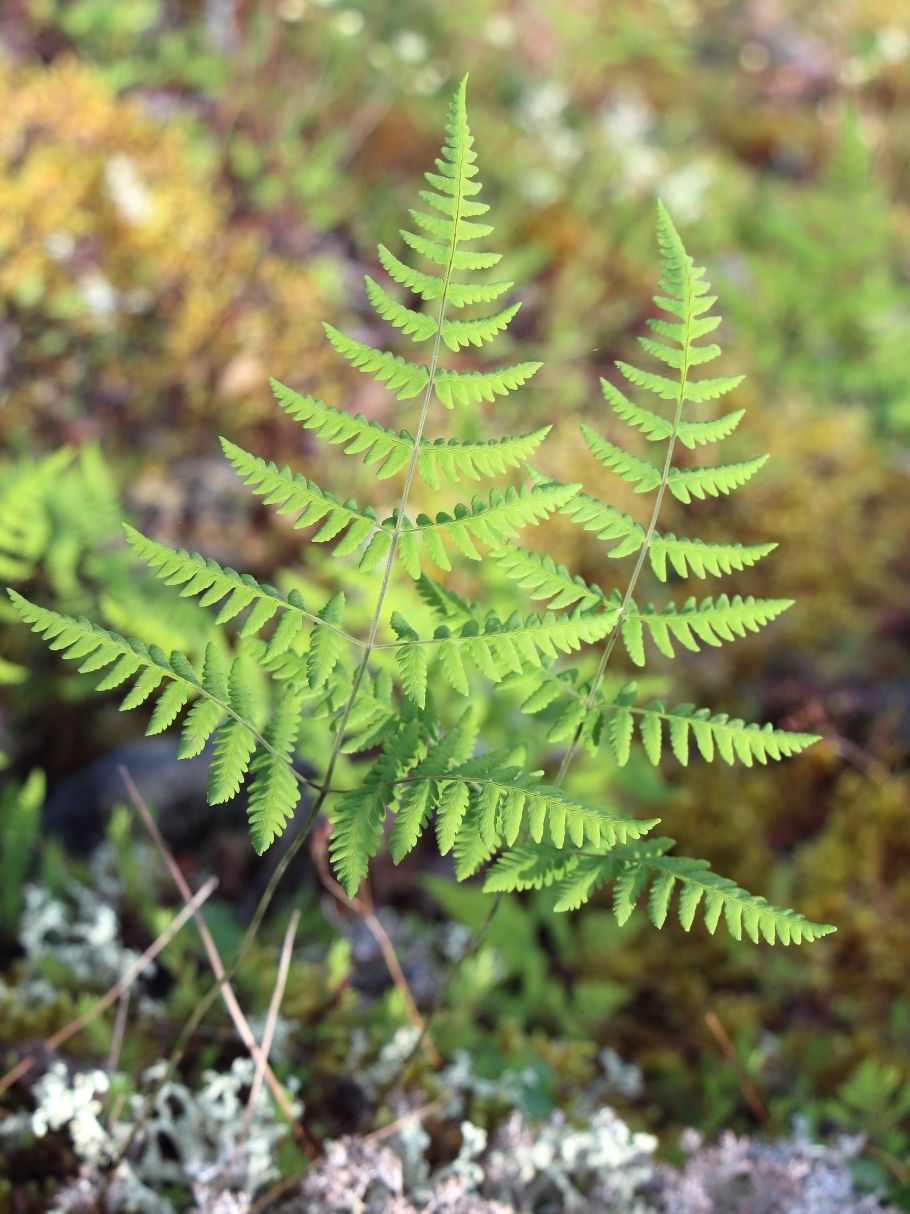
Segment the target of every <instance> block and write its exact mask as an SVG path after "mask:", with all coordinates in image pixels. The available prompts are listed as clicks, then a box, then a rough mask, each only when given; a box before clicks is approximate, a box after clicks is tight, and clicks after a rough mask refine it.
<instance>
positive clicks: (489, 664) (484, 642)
mask: <svg viewBox="0 0 910 1214" xmlns="http://www.w3.org/2000/svg"><path fill="white" fill-rule="evenodd" d="M395 614H396V615H397V612H396V613H395ZM618 615H619V611H618V609H613V610H610V611H601V612H598V613H597V614H585V613H583V612H582V611H581V610H580V609H578V608H576V609H575V610H574V611H572V612H571V613H563V614H560V615H556V614H555V613H554V612H552V611H546V612H544V614H543V615H542V616H541V615H538V614H537V613H536V612H531V614H530V615H528V616H527V618H526V619H522V617H521V614H520V612H518V611H515V612H513V613H512V615H511V616H510V617H509V618H508V619H507V620H506V621H505V623H503V622H502V621H501V620H500V619H499V618H498V617H497V616H496V615H493V614H490V615H489V616H487V618H486V620H485V621H484V625H483V630H482V631H481V629H480V627H479V625H478V623H477V621H476V620H473V619H472V620H469V621H468V622H467V623H465V624H464V625H463V626H462V628H461V630H460V632H458V633H452V632H450V631H449V628H448V627H447V626H446V625H445V624H442V625H440V626H439V628H437V629H436V633H435V635H434V637H433V638H432V640H420V639H419V638H418V637H417V634H416V633H415V632H414V631H413V629H411V628H410V626H409V625H408V624H407V623H406V621H405V620H403V619H402V618H401V617H400V616H399V617H398V620H397V622H396V619H395V616H393V619H392V624H393V627H394V628H395V630H396V632H397V633H398V635H399V637H401V638H402V639H404V638H405V637H406V638H407V640H408V641H409V642H410V643H409V644H408V645H407V646H406V648H407V649H408V650H411V649H423V648H424V647H427V646H438V647H439V659H440V662H441V663H442V667H443V670H444V672H445V675H446V678H447V679H448V681H449V683H450V685H451V686H452V687H453V688H454V690H455V691H458V692H460V693H461V694H462V695H467V694H468V691H469V688H468V683H467V677H466V675H465V669H464V663H463V659H462V654H464V655H466V656H467V657H469V658H471V660H472V661H473V663H474V665H475V666H476V667H477V669H478V670H479V671H480V673H481V674H483V675H485V676H486V677H487V678H489V679H491V680H492V681H493V682H494V683H498V682H500V680H501V679H502V674H501V671H500V668H501V667H503V668H505V670H506V671H511V672H512V673H514V674H519V675H520V674H522V673H524V670H525V667H526V666H530V667H532V668H539V667H540V666H541V655H543V657H544V658H551V659H552V658H555V657H556V656H557V653H571V652H573V651H575V650H577V649H580V648H581V645H582V644H594V643H595V642H596V641H600V640H603V638H604V637H605V636H606V635H607V633H608V632H609V631H610V629H611V628H612V627H613V626H614V624H615V623H616V620H617V617H618ZM406 629H407V631H406ZM380 648H382V647H381V646H380ZM397 652H398V655H399V663H401V662H402V660H403V659H402V650H401V649H399V650H398V651H397ZM421 660H422V662H423V663H424V665H423V666H422V667H421V668H420V671H419V677H420V678H421V679H422V680H424V682H425V678H426V666H425V663H426V658H425V657H424V658H423V659H421ZM407 661H408V663H409V664H410V663H414V664H416V663H417V662H418V658H417V657H416V655H412V654H408V656H407ZM402 669H403V670H404V667H402ZM405 689H406V690H407V687H406V688H405ZM408 694H410V692H408ZM412 698H413V697H412Z"/></svg>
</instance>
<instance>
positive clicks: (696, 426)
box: [582, 379, 746, 451]
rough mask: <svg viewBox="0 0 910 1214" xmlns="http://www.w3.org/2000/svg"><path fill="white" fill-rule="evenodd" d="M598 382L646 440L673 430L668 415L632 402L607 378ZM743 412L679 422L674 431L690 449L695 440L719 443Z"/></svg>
mask: <svg viewBox="0 0 910 1214" xmlns="http://www.w3.org/2000/svg"><path fill="white" fill-rule="evenodd" d="M600 383H601V387H602V389H603V394H604V396H605V398H606V399H607V400H608V401H609V403H610V405H611V406H612V408H613V411H614V412H615V413H616V414H617V416H619V417H621V418H622V419H623V421H625V422H628V423H629V425H630V426H637V427H638V429H639V430H641V432H642V434H644V436H645V437H646V438H647V439H648V441H649V442H652V443H653V442H659V441H660V440H661V439H667V438H669V437H670V435H671V434H672V433H673V423H672V421H670V419H669V418H666V417H661V415H660V414H659V413H653V412H652V411H651V410H650V409H644V408H642V407H641V406H640V405H635V404H633V403H632V401H630V400H628V399H627V398H626V397H625V396H623V394H622V393H621V392H620V391H619V389H618V388H617V387H615V386H614V385H613V384H611V383H610V382H609V380H606V379H602V380H601V381H600ZM745 414H746V411H745V409H735V410H734V411H733V412H731V413H725V414H724V415H723V416H722V417H718V418H714V419H713V420H711V421H703V422H680V423H679V426H678V427H677V430H676V437H677V438H678V439H679V441H680V442H681V443H682V444H683V445H684V446H686V447H688V448H689V450H690V451H691V450H694V449H695V445H696V444H697V443H698V444H701V445H702V446H703V445H704V444H705V443H716V442H720V441H721V440H722V439H725V438H728V437H729V436H730V435H731V434H732V433H733V431H734V430H735V429H736V427H737V426H738V425H739V423H740V422H741V421H742V419H743V417H744V416H745ZM585 429H590V427H585V426H582V432H584V431H585Z"/></svg>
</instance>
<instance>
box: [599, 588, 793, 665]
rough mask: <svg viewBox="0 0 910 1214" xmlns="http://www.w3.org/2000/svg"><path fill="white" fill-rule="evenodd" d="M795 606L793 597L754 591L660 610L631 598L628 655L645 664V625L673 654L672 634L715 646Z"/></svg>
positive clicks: (694, 645) (692, 646) (625, 632)
mask: <svg viewBox="0 0 910 1214" xmlns="http://www.w3.org/2000/svg"><path fill="white" fill-rule="evenodd" d="M792 606H793V600H792V599H754V598H753V597H752V596H751V595H749V596H748V598H745V599H743V598H741V597H740V595H738V594H737V595H734V596H733V598H732V599H729V598H728V597H727V596H726V595H725V594H721V595H718V597H717V599H716V600H715V599H713V598H707V599H703V600H702V602H701V603H696V601H695V599H694V598H689V599H687V600H686V602H685V603H684V604H683V605H682V607H681V608H677V606H676V604H675V603H668V604H667V606H666V607H664V609H663V610H662V611H660V612H658V611H657V609H656V608H655V607H654V606H653V604H651V603H648V604H647V605H646V606H645V608H644V609H643V610H641V611H640V610H639V609H638V608H637V607H636V605H635V603H634V602H630V603H629V607H628V610H627V611H626V615H625V618H624V620H623V625H622V636H623V641H624V642H625V645H626V649H627V650H628V652H629V657H630V658H631V659H632V661H633V662H634V663H635V664H636V665H637V666H644V664H645V657H644V646H643V630H644V629H645V628H647V630H648V632H649V633H650V634H651V638H652V640H653V641H654V644H655V645H656V646H657V648H658V649H659V650H660V652H661V653H662V654H664V655H665V656H666V657H668V658H672V657H675V656H676V654H675V651H674V649H673V642H672V640H671V638H673V640H677V641H679V643H680V644H681V645H683V646H684V647H685V648H686V649H689V650H691V651H692V652H693V653H698V651H699V649H700V648H701V646H700V645H699V643H698V642H699V641H702V642H703V643H704V644H706V645H713V646H715V647H716V646H719V645H720V644H721V642H722V641H732V640H735V639H736V637H744V636H745V635H746V631H747V630H748V631H749V632H758V630H759V628H761V627H763V626H764V625H765V624H769V623H770V622H771V621H772V620H775V619H777V617H778V616H779V615H781V614H782V613H783V612H784V611H786V610H787V608H788V607H792Z"/></svg>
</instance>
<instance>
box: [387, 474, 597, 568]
mask: <svg viewBox="0 0 910 1214" xmlns="http://www.w3.org/2000/svg"><path fill="white" fill-rule="evenodd" d="M578 488H579V486H578V485H577V484H575V485H560V484H558V483H557V482H555V481H553V482H550V483H549V484H547V485H534V486H533V487H532V488H530V489H529V488H528V487H527V486H522V487H521V489H515V488H514V487H513V486H511V485H510V486H509V487H508V488H507V489H506V491H505V493H502V492H500V490H499V489H491V490H490V496H489V502H485V501H484V499H483V498H482V497H480V496H476V497H474V498H472V500H471V505H470V508H469V507H468V506H466V505H464V504H463V503H461V502H459V503H458V505H456V506H455V508H454V510H453V512H452V514H448V513H446V512H445V511H440V512H439V513H438V514H437V515H436V519H435V521H434V520H433V519H431V518H430V517H429V516H428V515H426V514H418V516H417V521H416V526H414V525H413V524H411V523H410V522H407V523H406V526H405V528H404V529H403V530H402V533H401V540H402V544H401V547H400V549H399V556H400V559H401V563H402V565H403V566H404V568H405V569H406V570H407V572H408V573H409V574H410V575H411V577H413V578H414V579H415V581H416V580H417V578H419V577H420V560H419V557H418V553H417V546H416V544H415V543H414V541H415V540H416V539H417V538H418V537H419V538H420V539H422V540H423V543H424V547H425V548H426V550H427V554H428V555H429V557H430V559H431V560H432V561H433V562H434V564H436V565H438V566H439V568H440V569H451V568H452V565H451V562H450V561H449V558H448V555H447V554H446V550H445V548H444V547H443V544H442V540H441V538H440V536H442V535H445V536H446V537H447V538H448V539H449V540H451V541H452V543H453V544H454V545H455V546H456V547H457V548H458V549H459V551H460V552H462V553H463V554H464V555H465V556H466V557H468V559H469V560H472V561H479V560H480V559H481V557H480V553H479V552H478V551H477V549H476V547H475V546H474V542H473V541H474V540H475V539H477V540H480V542H481V543H482V544H486V545H487V546H488V547H500V546H501V545H502V544H503V543H504V541H505V540H507V539H514V538H515V537H516V536H517V535H518V529H519V528H520V527H527V526H529V525H531V524H534V525H536V524H537V523H538V522H540V520H541V519H545V518H547V517H548V516H549V515H550V514H552V513H553V512H554V511H556V510H558V509H559V508H560V507H561V506H563V505H565V503H566V502H567V501H568V500H569V498H570V497H571V496H572V495H573V494H574V493H576V492H577V491H578Z"/></svg>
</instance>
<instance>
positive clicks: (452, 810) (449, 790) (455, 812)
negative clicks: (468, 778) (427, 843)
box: [436, 780, 470, 856]
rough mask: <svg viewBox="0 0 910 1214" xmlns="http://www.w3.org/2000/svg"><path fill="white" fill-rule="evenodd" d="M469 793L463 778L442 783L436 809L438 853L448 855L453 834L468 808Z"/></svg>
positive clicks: (453, 840)
mask: <svg viewBox="0 0 910 1214" xmlns="http://www.w3.org/2000/svg"><path fill="white" fill-rule="evenodd" d="M469 793H470V790H469V788H468V785H467V784H466V783H465V782H464V781H463V780H451V781H449V782H448V783H447V784H444V785H443V788H442V795H441V797H440V798H439V808H438V809H437V811H436V841H437V843H438V845H439V852H440V855H443V856H446V855H448V853H449V852H450V851H451V850H452V847H453V846H454V844H455V836H456V835H457V834H458V831H459V829H460V827H461V823H462V819H463V818H464V815H465V810H466V809H467V808H468V796H469Z"/></svg>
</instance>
